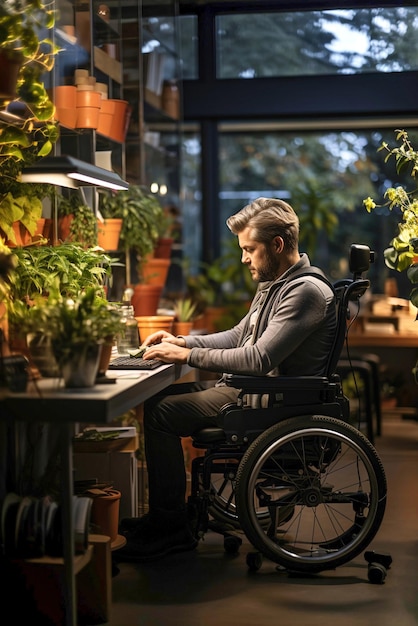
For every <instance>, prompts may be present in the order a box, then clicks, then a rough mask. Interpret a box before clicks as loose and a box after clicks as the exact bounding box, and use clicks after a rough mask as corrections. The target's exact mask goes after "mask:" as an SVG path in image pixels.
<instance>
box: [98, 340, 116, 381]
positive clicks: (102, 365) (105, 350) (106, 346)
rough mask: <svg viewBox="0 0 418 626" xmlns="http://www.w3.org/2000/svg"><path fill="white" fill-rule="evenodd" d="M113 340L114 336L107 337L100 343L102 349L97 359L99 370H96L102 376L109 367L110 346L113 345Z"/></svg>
mask: <svg viewBox="0 0 418 626" xmlns="http://www.w3.org/2000/svg"><path fill="white" fill-rule="evenodd" d="M114 343H115V340H114V337H108V338H107V339H106V340H105V342H104V343H103V344H102V351H101V353H100V359H99V371H98V372H97V375H98V376H104V375H105V374H106V372H107V369H108V367H109V363H110V358H111V356H112V348H113V346H114Z"/></svg>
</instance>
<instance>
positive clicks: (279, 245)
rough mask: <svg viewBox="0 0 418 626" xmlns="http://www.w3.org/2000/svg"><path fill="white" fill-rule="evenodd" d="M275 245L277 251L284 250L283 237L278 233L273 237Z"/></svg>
mask: <svg viewBox="0 0 418 626" xmlns="http://www.w3.org/2000/svg"><path fill="white" fill-rule="evenodd" d="M273 247H274V250H275V251H276V252H283V250H284V241H283V238H282V237H280V236H279V235H277V237H275V238H274V239H273Z"/></svg>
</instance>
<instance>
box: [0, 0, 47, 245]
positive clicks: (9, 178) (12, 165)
mask: <svg viewBox="0 0 418 626" xmlns="http://www.w3.org/2000/svg"><path fill="white" fill-rule="evenodd" d="M54 20H55V13H54V11H53V5H52V4H50V5H45V4H43V3H42V2H41V0H25V2H22V1H21V0H7V1H6V2H5V3H2V5H1V7H0V55H1V66H2V76H3V75H7V76H9V75H10V72H9V70H8V69H7V66H6V62H9V61H12V63H15V67H16V63H19V69H18V72H17V77H16V81H17V82H16V86H15V87H12V88H8V90H9V91H10V92H11V93H7V89H6V90H5V91H3V90H1V89H0V104H2V105H4V106H6V105H8V113H9V112H10V115H9V114H8V115H6V116H4V117H2V120H1V121H0V171H1V174H2V176H1V180H0V215H2V216H4V214H7V215H8V216H9V217H11V216H16V219H15V222H16V221H20V219H21V217H22V221H23V223H24V224H25V227H26V228H28V226H27V224H30V226H29V228H28V230H29V232H30V233H31V235H33V232H31V230H32V226H31V225H32V224H34V223H36V221H37V219H38V218H39V204H38V203H37V202H35V203H34V202H33V198H34V194H29V193H28V190H29V186H27V187H25V188H23V187H21V186H19V178H20V174H21V172H22V169H23V168H24V167H25V166H27V165H30V164H32V163H34V162H35V161H37V160H38V159H41V158H43V157H45V156H47V155H48V154H49V153H50V152H51V151H52V148H53V146H54V144H55V143H56V142H57V140H58V138H59V129H58V125H57V123H56V122H55V121H54V119H53V115H54V105H53V103H52V102H51V100H50V98H49V96H48V93H47V92H46V89H45V86H44V82H43V79H42V77H43V75H44V73H45V72H49V71H51V70H52V68H53V66H54V57H55V54H56V53H57V51H58V49H57V48H56V47H55V45H54V43H53V42H52V40H50V39H49V38H48V37H44V36H43V35H42V34H41V33H42V32H45V30H47V29H50V28H52V26H53V24H54ZM16 60H17V61H16ZM29 196H30V197H29ZM22 211H23V213H22ZM20 216H21V217H20ZM4 225H5V222H4V221H3V226H2V230H4V228H3V227H4ZM9 228H10V227H9ZM6 230H8V229H7V228H6ZM8 235H9V237H8V238H9V239H10V240H11V241H12V242H14V236H13V234H12V235H11V231H10V230H8ZM10 235H11V236H10Z"/></svg>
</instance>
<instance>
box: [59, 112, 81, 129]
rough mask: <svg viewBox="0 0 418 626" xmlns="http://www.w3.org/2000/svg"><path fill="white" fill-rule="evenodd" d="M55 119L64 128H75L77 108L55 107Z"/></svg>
mask: <svg viewBox="0 0 418 626" xmlns="http://www.w3.org/2000/svg"><path fill="white" fill-rule="evenodd" d="M55 119H56V120H57V121H58V122H59V123H60V124H61V126H65V128H75V127H76V124H77V109H76V108H75V107H74V108H73V109H69V108H62V107H56V108H55Z"/></svg>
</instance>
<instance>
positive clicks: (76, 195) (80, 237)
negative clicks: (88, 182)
mask: <svg viewBox="0 0 418 626" xmlns="http://www.w3.org/2000/svg"><path fill="white" fill-rule="evenodd" d="M57 200H58V211H57V213H58V225H59V239H60V240H61V241H64V242H65V241H67V242H68V241H74V242H79V243H81V244H82V245H83V246H84V247H85V248H93V247H94V246H97V243H98V241H97V218H96V216H95V214H94V212H93V210H92V208H91V207H90V206H89V205H88V204H87V203H86V202H85V201H84V198H83V196H82V195H81V192H79V191H77V192H74V191H70V192H69V193H68V195H66V196H64V195H61V194H58V195H57Z"/></svg>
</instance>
